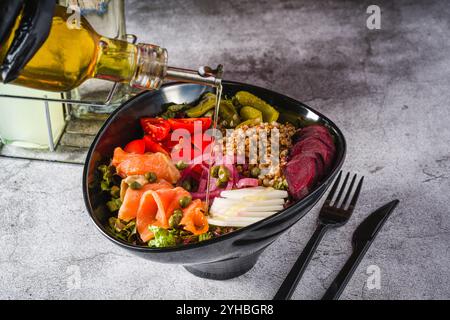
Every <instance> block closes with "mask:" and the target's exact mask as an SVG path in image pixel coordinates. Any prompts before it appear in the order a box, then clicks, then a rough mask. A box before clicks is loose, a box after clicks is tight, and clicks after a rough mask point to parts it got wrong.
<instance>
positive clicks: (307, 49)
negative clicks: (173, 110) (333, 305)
mask: <svg viewBox="0 0 450 320" xmlns="http://www.w3.org/2000/svg"><path fill="white" fill-rule="evenodd" d="M375 3H376V4H378V5H379V6H380V7H381V9H382V25H381V30H372V31H371V30H368V29H367V28H366V25H365V20H366V18H367V16H368V15H367V14H366V13H365V10H366V7H367V5H368V4H371V3H368V2H364V1H314V0H303V1H273V0H271V1H258V2H256V1H254V2H249V1H184V0H183V1H170V3H168V2H167V1H127V5H128V8H127V19H128V31H129V32H132V33H135V34H137V35H138V36H139V37H140V40H141V41H147V42H152V43H157V44H160V45H162V46H165V47H167V48H168V50H169V52H170V55H171V58H170V61H171V64H173V65H176V66H181V67H196V66H199V65H201V64H205V63H206V64H215V63H223V64H224V66H225V68H226V77H227V78H228V79H233V80H239V81H243V82H248V83H254V84H258V85H261V86H265V87H269V88H272V89H274V90H277V91H280V92H282V93H285V94H288V95H290V96H292V97H294V98H297V99H299V100H302V101H305V102H307V103H309V104H310V105H311V106H312V107H313V108H316V109H317V110H319V111H321V112H323V113H324V114H326V115H327V116H329V117H330V118H331V119H333V120H335V122H336V123H337V124H338V125H339V126H340V127H341V128H342V130H343V132H344V134H345V136H346V138H347V141H348V156H347V160H346V163H345V165H344V169H345V170H350V171H352V172H357V173H359V174H363V175H365V176H366V183H365V186H364V189H363V192H362V195H361V198H360V205H359V206H358V208H357V210H356V212H355V214H354V216H353V217H352V219H351V221H350V222H349V223H348V225H346V226H344V227H342V228H340V229H337V230H333V231H331V232H329V233H328V234H327V235H326V236H325V238H324V240H323V241H322V243H321V245H320V246H319V248H318V251H317V253H316V254H315V256H314V258H313V260H312V261H311V264H310V265H309V267H308V270H307V271H306V273H305V275H304V277H303V279H302V280H301V282H300V284H299V286H298V289H297V291H296V292H295V295H294V298H295V299H318V298H320V297H321V295H322V294H323V293H324V292H325V290H326V288H327V287H328V285H329V284H330V282H331V281H332V279H333V278H334V276H335V275H336V273H337V271H338V270H339V269H340V267H341V266H342V264H343V263H344V261H345V260H346V258H347V257H348V255H349V253H350V248H351V246H350V238H351V234H352V231H353V230H354V229H355V227H356V226H357V225H358V224H359V222H361V220H362V219H363V218H364V217H365V216H366V215H367V214H368V213H369V212H370V211H371V210H373V209H375V208H376V207H378V206H379V205H381V204H383V203H385V202H387V201H389V200H391V199H394V198H398V199H400V200H401V203H400V206H399V207H398V209H397V210H396V211H395V212H394V214H393V216H392V217H391V218H390V219H389V220H388V221H387V223H386V225H385V227H384V228H383V230H382V231H381V233H380V234H379V235H378V237H377V239H376V241H375V242H374V243H373V245H372V247H371V249H370V250H369V252H368V253H367V256H366V257H365V258H364V260H363V261H362V263H361V265H360V266H359V268H358V269H357V270H356V273H355V275H354V276H353V278H352V279H351V281H350V283H349V285H348V287H347V289H346V290H345V292H344V293H343V295H342V299H440V298H446V299H449V298H450V272H449V267H450V252H449V244H450V219H449V209H448V208H449V206H448V204H449V200H450V199H449V195H450V179H449V176H450V170H449V169H450V128H449V121H450V117H449V116H450V114H449V101H450V91H449V87H450V51H449V42H448V36H449V19H448V17H449V16H450V4H449V3H448V2H447V1H395V2H394V1H380V0H379V1H375ZM0 166H1V168H2V170H1V171H0V215H1V217H2V223H1V224H0V246H1V250H0V271H1V272H0V298H4V299H5V298H6V299H14V298H32V299H37V298H50V299H66V298H74V299H84V298H87V299H110V298H118V299H165V298H180V299H184V298H191V299H205V298H206V299H224V298H237V299H239V298H248V299H256V298H271V297H272V295H273V294H274V293H275V292H276V290H277V288H278V286H279V285H280V284H281V282H282V280H283V278H284V277H285V275H286V274H287V272H288V271H289V269H290V267H291V265H292V264H293V262H294V261H295V259H296V257H297V255H298V254H299V253H300V252H301V250H302V249H303V246H304V245H305V243H306V241H307V240H308V239H309V237H310V236H311V234H312V232H313V229H314V226H315V221H316V218H317V213H318V208H315V209H314V210H313V211H311V213H310V214H309V215H307V216H306V217H305V218H304V219H303V220H301V222H299V223H298V224H297V225H295V226H294V227H293V228H292V229H290V230H289V232H287V233H286V234H284V235H282V236H281V237H280V238H279V239H278V240H277V241H276V242H275V243H273V244H272V245H271V246H270V247H269V248H268V249H267V250H266V251H265V252H264V254H263V255H262V256H261V259H260V260H259V262H258V263H257V265H256V266H255V268H254V269H252V270H251V271H250V272H248V273H247V274H245V275H243V276H241V277H240V278H237V279H232V280H229V281H223V282H218V281H208V280H203V279H199V278H196V277H194V276H192V275H191V274H189V273H187V272H186V271H185V270H184V269H183V268H182V267H181V266H176V265H162V264H157V263H152V262H149V261H145V260H143V259H140V258H138V257H135V256H132V255H130V254H129V253H128V252H125V251H123V250H122V249H120V248H118V247H116V246H115V245H113V244H112V243H111V242H109V241H108V240H106V239H104V238H103V237H102V236H101V235H100V233H99V232H98V231H97V230H96V228H95V227H94V225H93V224H92V223H91V222H90V221H89V218H88V216H87V213H86V212H85V209H84V204H83V200H82V194H81V171H82V168H81V166H76V165H67V164H55V163H49V162H40V161H28V160H17V159H7V158H0ZM370 265H376V266H378V267H379V268H380V270H381V288H380V289H373V290H369V289H368V288H367V286H366V281H367V279H368V274H366V271H367V268H368V266H370ZM77 279H79V280H80V281H79V282H77ZM77 283H79V284H80V286H79V287H78V286H77Z"/></svg>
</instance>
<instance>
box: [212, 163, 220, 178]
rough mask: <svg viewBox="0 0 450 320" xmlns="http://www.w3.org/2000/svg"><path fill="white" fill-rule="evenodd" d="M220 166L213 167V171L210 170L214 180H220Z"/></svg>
mask: <svg viewBox="0 0 450 320" xmlns="http://www.w3.org/2000/svg"><path fill="white" fill-rule="evenodd" d="M219 168H220V167H219V166H213V167H211V170H210V172H211V177H213V178H218V177H219Z"/></svg>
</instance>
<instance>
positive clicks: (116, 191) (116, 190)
mask: <svg viewBox="0 0 450 320" xmlns="http://www.w3.org/2000/svg"><path fill="white" fill-rule="evenodd" d="M109 193H110V194H111V196H112V197H113V198H118V197H120V188H119V187H118V186H112V187H111V191H110V192H109Z"/></svg>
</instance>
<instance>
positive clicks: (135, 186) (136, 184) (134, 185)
mask: <svg viewBox="0 0 450 320" xmlns="http://www.w3.org/2000/svg"><path fill="white" fill-rule="evenodd" d="M129 187H130V188H131V189H133V190H138V189H141V188H142V185H141V184H140V183H139V182H137V181H133V182H131V183H130V184H129Z"/></svg>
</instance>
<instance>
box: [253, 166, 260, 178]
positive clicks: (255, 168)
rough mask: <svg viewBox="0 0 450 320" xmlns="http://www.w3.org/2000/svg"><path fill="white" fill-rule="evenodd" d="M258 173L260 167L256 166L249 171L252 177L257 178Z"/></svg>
mask: <svg viewBox="0 0 450 320" xmlns="http://www.w3.org/2000/svg"><path fill="white" fill-rule="evenodd" d="M260 173H261V169H259V168H258V167H253V168H252V170H251V171H250V174H251V176H252V177H254V178H257V177H258V176H259V174H260Z"/></svg>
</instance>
